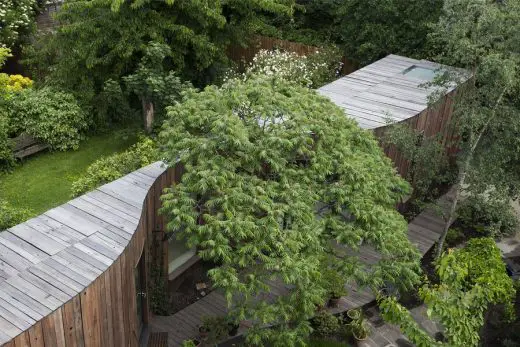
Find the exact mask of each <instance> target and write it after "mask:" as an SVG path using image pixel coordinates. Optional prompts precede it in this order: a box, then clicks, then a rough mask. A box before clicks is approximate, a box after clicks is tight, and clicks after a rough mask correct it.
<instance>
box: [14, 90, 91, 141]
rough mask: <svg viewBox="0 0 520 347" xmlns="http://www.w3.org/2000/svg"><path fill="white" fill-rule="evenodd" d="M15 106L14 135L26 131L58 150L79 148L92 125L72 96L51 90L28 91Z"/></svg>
mask: <svg viewBox="0 0 520 347" xmlns="http://www.w3.org/2000/svg"><path fill="white" fill-rule="evenodd" d="M11 102H12V108H11V112H10V123H11V130H12V131H15V132H17V133H19V132H20V131H25V132H27V133H28V134H30V135H31V136H33V137H35V138H37V139H39V140H41V141H43V142H45V143H47V144H49V145H50V146H51V148H52V149H55V150H62V151H64V150H67V149H77V148H78V147H79V143H80V141H81V140H82V138H83V136H82V132H83V131H85V130H87V127H88V124H87V120H86V114H85V113H84V112H83V111H82V109H81V108H80V106H79V105H78V103H77V101H76V99H75V98H74V96H72V94H69V93H65V92H61V91H57V90H54V89H51V88H42V89H37V90H32V89H28V90H25V91H23V92H22V93H19V94H17V96H16V97H15V98H12V100H11ZM15 135H18V134H15Z"/></svg>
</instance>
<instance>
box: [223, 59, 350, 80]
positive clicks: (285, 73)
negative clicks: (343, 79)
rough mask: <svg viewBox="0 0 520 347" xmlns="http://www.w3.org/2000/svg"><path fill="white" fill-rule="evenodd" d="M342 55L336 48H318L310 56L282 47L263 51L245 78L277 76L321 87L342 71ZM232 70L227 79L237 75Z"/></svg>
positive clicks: (253, 62) (246, 72)
mask: <svg viewBox="0 0 520 347" xmlns="http://www.w3.org/2000/svg"><path fill="white" fill-rule="evenodd" d="M340 60H341V55H340V54H339V52H337V51H335V50H323V51H316V52H315V53H313V54H311V55H308V56H300V55H298V54H296V53H293V52H287V51H281V50H261V51H259V52H258V53H257V54H256V55H255V57H254V58H253V61H252V62H251V63H249V65H248V66H247V67H246V70H245V72H244V74H243V79H248V78H249V77H251V76H253V75H264V76H277V77H280V78H283V79H285V80H288V81H292V82H295V83H297V84H299V85H301V86H304V87H307V88H319V87H321V86H322V85H324V84H326V83H327V82H330V81H331V80H334V79H335V78H337V77H338V75H339V74H340V71H341V67H342V63H341V61H340ZM235 77H237V76H236V73H235V72H233V71H230V72H229V73H228V74H227V79H229V78H235Z"/></svg>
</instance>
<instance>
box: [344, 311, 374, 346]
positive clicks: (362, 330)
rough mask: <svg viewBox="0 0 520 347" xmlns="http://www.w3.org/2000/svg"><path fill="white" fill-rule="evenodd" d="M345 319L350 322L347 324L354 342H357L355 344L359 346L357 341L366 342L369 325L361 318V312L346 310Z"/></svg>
mask: <svg viewBox="0 0 520 347" xmlns="http://www.w3.org/2000/svg"><path fill="white" fill-rule="evenodd" d="M347 317H348V318H350V319H351V320H352V321H351V322H350V323H349V324H348V325H349V326H350V331H351V333H352V336H354V338H355V339H356V341H358V343H357V344H358V345H360V343H359V341H363V340H366V339H367V338H368V336H369V335H370V325H369V324H368V321H367V320H366V319H365V318H364V317H363V312H362V311H361V309H352V310H348V311H347Z"/></svg>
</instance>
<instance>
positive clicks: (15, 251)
mask: <svg viewBox="0 0 520 347" xmlns="http://www.w3.org/2000/svg"><path fill="white" fill-rule="evenodd" d="M165 170H166V168H165V167H164V165H163V164H162V163H160V162H158V163H155V164H152V165H150V166H148V167H145V168H142V169H140V170H138V171H137V172H134V173H132V174H129V175H127V176H125V177H122V178H121V179H118V180H116V181H114V182H111V183H108V184H106V185H104V186H102V187H100V188H98V189H96V190H94V191H92V192H89V193H87V194H85V195H83V196H81V197H79V198H76V199H74V200H72V201H69V202H67V203H66V204H63V205H61V206H58V207H56V208H53V209H51V210H49V211H47V212H45V213H44V214H43V215H41V216H38V217H36V218H32V219H30V220H28V221H26V222H24V223H21V224H19V225H16V226H13V227H11V228H9V229H7V230H6V231H4V232H2V233H0V345H3V344H4V343H7V342H9V341H11V340H12V339H13V338H15V337H17V336H18V335H20V334H21V333H23V332H25V331H29V332H30V334H32V330H30V329H31V328H33V327H35V326H36V325H37V324H40V321H41V320H42V319H43V318H45V317H47V316H48V315H50V314H51V313H52V312H53V311H55V310H58V311H59V310H61V307H67V306H66V305H65V304H66V303H68V302H69V301H70V300H71V299H72V298H74V297H75V296H77V295H78V294H79V293H81V292H82V291H84V290H85V289H86V288H87V287H89V285H90V284H91V283H92V282H93V281H95V280H96V279H98V278H99V277H100V276H102V275H103V274H104V273H105V272H106V271H107V270H108V269H109V268H110V267H111V266H112V265H113V264H114V262H115V261H116V259H117V258H118V257H119V256H120V255H121V254H122V252H123V251H124V250H125V247H126V246H127V245H128V244H129V242H130V240H131V238H132V236H133V234H134V232H135V231H136V230H137V228H138V225H139V223H140V216H141V210H142V205H143V201H144V199H145V197H146V194H147V193H148V190H149V189H150V188H151V186H152V185H153V184H154V182H155V179H156V178H157V177H158V176H159V175H161V174H162V173H163V172H164V171H165ZM108 291H110V289H108ZM64 305H65V306H64ZM58 311H56V312H58ZM64 312H65V311H64ZM59 315H61V313H60V314H59ZM58 318H59V317H58ZM44 323H45V324H49V323H46V322H44ZM45 324H43V325H45ZM43 325H42V326H43ZM47 328H49V327H47ZM56 328H58V327H56ZM39 329H40V328H37V329H36V330H35V331H40V330H39ZM47 330H48V329H47ZM52 330H54V329H52ZM43 333H44V334H47V335H48V334H49V332H48V331H46V327H43ZM58 335H59V336H63V334H61V335H60V334H58ZM46 338H49V339H51V340H53V339H54V337H52V336H50V337H49V336H46Z"/></svg>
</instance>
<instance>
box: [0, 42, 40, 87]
mask: <svg viewBox="0 0 520 347" xmlns="http://www.w3.org/2000/svg"><path fill="white" fill-rule="evenodd" d="M9 57H11V50H10V49H8V48H0V67H2V66H3V65H4V63H5V61H6V60H7V58H9ZM32 85H33V81H32V80H31V79H30V78H29V77H24V76H22V75H18V74H17V75H8V74H6V73H0V92H2V94H3V93H5V92H19V91H21V90H23V89H26V88H30V87H32ZM3 97H5V95H3Z"/></svg>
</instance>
